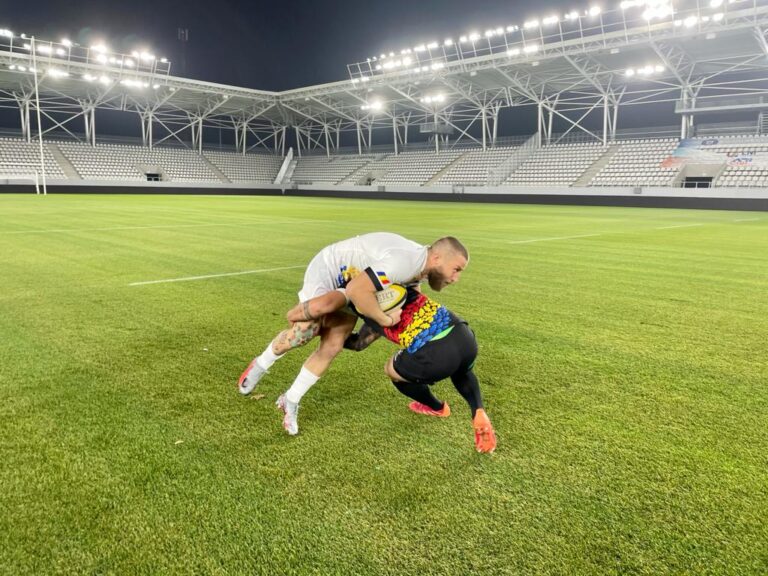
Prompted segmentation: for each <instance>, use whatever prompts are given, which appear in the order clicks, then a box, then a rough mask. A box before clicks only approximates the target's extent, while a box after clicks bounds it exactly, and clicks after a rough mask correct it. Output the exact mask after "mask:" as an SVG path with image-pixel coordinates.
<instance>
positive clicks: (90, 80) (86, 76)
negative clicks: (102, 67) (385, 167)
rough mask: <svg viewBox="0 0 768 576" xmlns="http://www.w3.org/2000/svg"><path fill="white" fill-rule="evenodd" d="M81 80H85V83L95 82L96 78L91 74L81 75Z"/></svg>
mask: <svg viewBox="0 0 768 576" xmlns="http://www.w3.org/2000/svg"><path fill="white" fill-rule="evenodd" d="M83 80H85V81H86V82H93V81H94V80H96V76H93V75H91V74H83Z"/></svg>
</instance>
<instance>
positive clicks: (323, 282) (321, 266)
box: [299, 252, 346, 302]
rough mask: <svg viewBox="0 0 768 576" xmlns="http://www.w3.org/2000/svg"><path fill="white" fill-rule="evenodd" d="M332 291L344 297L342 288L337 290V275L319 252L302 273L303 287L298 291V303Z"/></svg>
mask: <svg viewBox="0 0 768 576" xmlns="http://www.w3.org/2000/svg"><path fill="white" fill-rule="evenodd" d="M334 290H338V291H339V292H341V293H342V294H344V295H345V297H346V293H345V291H344V288H339V285H338V279H337V275H336V274H335V273H334V271H333V270H331V269H330V268H329V267H328V265H327V264H326V262H325V258H324V256H323V253H322V252H320V253H318V254H317V256H315V257H314V258H312V261H311V262H310V263H309V266H307V270H306V271H305V272H304V285H303V286H302V287H301V290H300V291H299V302H306V301H307V300H311V299H312V298H316V297H317V296H322V295H323V294H327V293H328V292H333V291H334Z"/></svg>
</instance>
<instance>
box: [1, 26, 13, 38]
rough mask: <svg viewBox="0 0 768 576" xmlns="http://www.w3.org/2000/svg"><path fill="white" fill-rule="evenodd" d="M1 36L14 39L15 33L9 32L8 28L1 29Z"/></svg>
mask: <svg viewBox="0 0 768 576" xmlns="http://www.w3.org/2000/svg"><path fill="white" fill-rule="evenodd" d="M0 36H5V37H6V38H13V32H11V31H10V30H8V29H7V28H2V29H0Z"/></svg>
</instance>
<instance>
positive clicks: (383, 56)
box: [379, 54, 387, 60]
mask: <svg viewBox="0 0 768 576" xmlns="http://www.w3.org/2000/svg"><path fill="white" fill-rule="evenodd" d="M386 57H387V55H386V54H382V55H381V56H379V58H381V59H382V60H384V58H386Z"/></svg>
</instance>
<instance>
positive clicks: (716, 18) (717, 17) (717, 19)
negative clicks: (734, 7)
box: [712, 12, 725, 22]
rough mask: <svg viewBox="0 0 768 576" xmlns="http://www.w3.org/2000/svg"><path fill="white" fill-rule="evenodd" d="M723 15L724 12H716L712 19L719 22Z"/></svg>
mask: <svg viewBox="0 0 768 576" xmlns="http://www.w3.org/2000/svg"><path fill="white" fill-rule="evenodd" d="M723 16H725V14H723V13H722V12H718V13H717V14H713V15H712V20H714V21H715V22H720V20H722V19H723Z"/></svg>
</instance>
